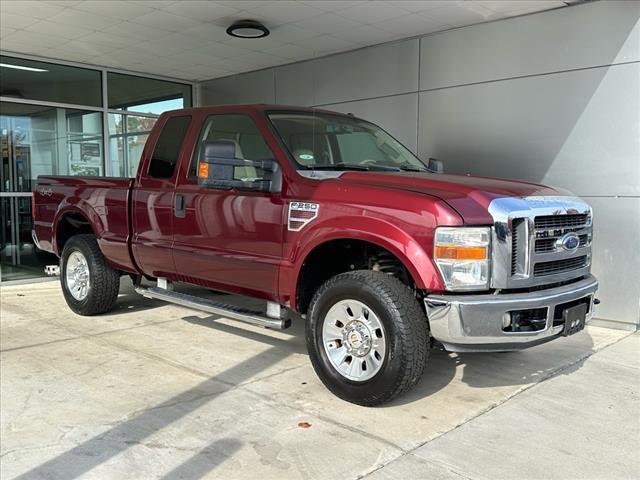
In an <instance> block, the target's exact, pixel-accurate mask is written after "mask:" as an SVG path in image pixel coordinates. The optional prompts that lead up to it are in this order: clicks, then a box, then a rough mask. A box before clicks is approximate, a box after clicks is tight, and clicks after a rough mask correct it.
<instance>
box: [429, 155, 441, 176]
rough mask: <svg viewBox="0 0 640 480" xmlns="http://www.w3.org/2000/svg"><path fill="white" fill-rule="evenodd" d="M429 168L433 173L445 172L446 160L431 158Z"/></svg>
mask: <svg viewBox="0 0 640 480" xmlns="http://www.w3.org/2000/svg"><path fill="white" fill-rule="evenodd" d="M427 168H428V169H429V170H430V171H431V172H433V173H444V162H443V161H442V160H438V159H435V158H430V159H429V161H428V162H427Z"/></svg>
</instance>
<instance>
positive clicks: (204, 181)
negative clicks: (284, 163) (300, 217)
mask: <svg viewBox="0 0 640 480" xmlns="http://www.w3.org/2000/svg"><path fill="white" fill-rule="evenodd" d="M201 151H202V153H201V156H200V161H199V163H198V185H203V186H206V187H211V188H225V189H232V188H236V189H238V190H256V191H260V192H272V191H274V187H277V183H279V182H274V181H273V179H274V177H275V176H276V175H275V173H276V172H278V162H276V161H275V160H270V159H268V160H245V159H242V158H236V144H235V142H232V141H230V140H210V141H207V142H205V143H204V148H202V150H201ZM238 167H245V168H247V167H248V168H253V169H260V170H261V171H262V172H264V174H263V175H261V176H260V178H244V179H240V178H237V177H236V168H238Z"/></svg>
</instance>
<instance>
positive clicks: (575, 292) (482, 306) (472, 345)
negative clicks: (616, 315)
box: [424, 275, 598, 352]
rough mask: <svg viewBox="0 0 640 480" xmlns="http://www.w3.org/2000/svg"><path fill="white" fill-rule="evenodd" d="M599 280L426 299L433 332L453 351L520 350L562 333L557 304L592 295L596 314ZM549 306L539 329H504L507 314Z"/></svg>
mask: <svg viewBox="0 0 640 480" xmlns="http://www.w3.org/2000/svg"><path fill="white" fill-rule="evenodd" d="M597 289H598V281H597V280H596V278H595V277H594V276H593V275H590V276H589V277H587V278H585V279H583V280H580V281H578V282H575V283H571V284H569V285H563V286H561V287H557V288H550V289H547V290H537V291H533V292H526V293H507V294H481V295H428V296H427V297H426V298H425V300H424V303H425V306H426V310H427V317H428V319H429V325H430V328H431V335H432V336H433V337H434V338H435V339H436V340H438V341H439V342H441V343H442V344H443V345H444V347H445V349H447V350H448V351H450V352H487V351H489V352H491V351H507V350H519V349H522V348H527V347H531V346H534V345H538V344H540V343H544V342H547V341H549V340H553V339H554V338H556V337H558V336H559V335H562V332H563V328H564V326H563V325H558V326H555V327H554V326H553V317H554V310H555V307H556V306H557V305H560V304H564V303H567V302H571V301H573V300H579V299H581V298H585V297H588V298H589V310H588V312H587V320H590V319H591V317H592V315H593V306H594V302H593V301H594V295H595V292H596V290H597ZM536 308H547V322H546V325H545V327H544V328H543V329H541V330H538V331H536V332H504V331H503V330H502V328H503V323H502V322H503V316H504V315H505V314H506V313H508V312H512V311H516V310H525V309H536Z"/></svg>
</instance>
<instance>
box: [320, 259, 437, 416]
mask: <svg viewBox="0 0 640 480" xmlns="http://www.w3.org/2000/svg"><path fill="white" fill-rule="evenodd" d="M428 346H429V328H428V325H427V320H426V316H425V314H424V312H423V311H422V309H421V308H420V305H419V304H418V302H417V300H416V298H415V295H414V294H413V292H412V291H411V290H410V289H409V288H408V287H407V286H406V285H404V284H403V283H401V282H400V281H399V280H398V279H397V278H394V277H391V276H389V275H387V274H385V273H381V272H374V271H369V270H361V271H353V272H348V273H343V274H340V275H336V276H335V277H333V278H331V279H330V280H328V281H327V282H326V283H325V284H324V285H323V286H322V287H320V289H319V290H318V291H317V292H316V294H315V295H314V297H313V300H312V302H311V307H310V314H309V321H308V323H307V347H308V350H309V354H310V357H311V363H312V364H313V367H314V369H315V371H316V373H317V374H318V376H319V377H320V379H321V380H322V382H323V383H324V384H325V386H326V387H327V388H328V389H329V390H331V391H332V392H333V393H334V394H335V395H337V396H338V397H340V398H342V399H344V400H347V401H349V402H352V403H356V404H359V405H367V406H373V405H379V404H382V403H385V402H388V401H390V400H391V399H393V398H395V397H396V396H398V395H400V394H402V393H404V392H406V391H408V390H410V389H411V388H412V387H413V386H415V385H416V384H417V383H418V381H419V380H420V378H421V376H422V373H423V371H424V367H425V364H426V361H427V354H428Z"/></svg>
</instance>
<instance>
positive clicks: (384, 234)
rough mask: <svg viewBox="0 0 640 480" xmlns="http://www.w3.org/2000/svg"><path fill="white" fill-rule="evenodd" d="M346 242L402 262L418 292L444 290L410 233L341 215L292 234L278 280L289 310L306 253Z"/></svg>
mask: <svg viewBox="0 0 640 480" xmlns="http://www.w3.org/2000/svg"><path fill="white" fill-rule="evenodd" d="M348 239H351V240H362V241H366V242H369V243H372V244H374V245H377V246H379V247H382V248H384V249H386V250H388V251H389V252H391V253H392V254H393V255H395V256H396V257H397V258H398V260H400V262H402V264H403V265H404V266H405V268H406V269H407V271H408V272H409V273H410V275H411V277H412V278H413V281H414V282H415V284H416V286H417V287H418V288H419V289H423V290H435V291H439V290H442V289H443V285H442V281H441V279H440V275H439V273H438V272H437V269H436V267H435V265H434V264H433V262H432V260H431V258H430V256H429V254H428V253H427V251H426V250H425V248H424V247H423V246H422V245H420V244H419V243H418V242H417V241H416V239H415V238H413V237H412V236H411V235H410V234H409V233H407V232H405V231H404V230H402V229H401V228H399V227H397V226H396V225H394V224H392V223H391V222H389V221H386V220H382V219H379V218H373V217H366V216H341V217H334V218H330V219H327V220H325V221H322V222H318V223H317V224H312V225H310V226H308V227H307V228H305V229H304V230H302V231H301V232H299V233H298V234H296V235H295V239H294V240H293V241H292V244H291V250H290V251H291V255H290V262H291V264H290V267H291V268H290V274H289V275H286V274H285V275H283V276H282V277H281V280H282V281H283V284H281V286H282V287H283V290H281V291H285V292H291V293H292V295H291V296H290V298H289V300H290V302H291V304H292V308H294V309H295V308H296V306H295V302H296V298H297V295H298V292H297V286H298V284H299V278H300V272H301V270H302V267H303V265H304V263H305V260H306V258H307V257H308V256H309V254H310V253H311V252H313V250H314V249H316V248H317V247H319V246H320V245H322V244H324V243H326V242H330V241H333V240H348Z"/></svg>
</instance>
